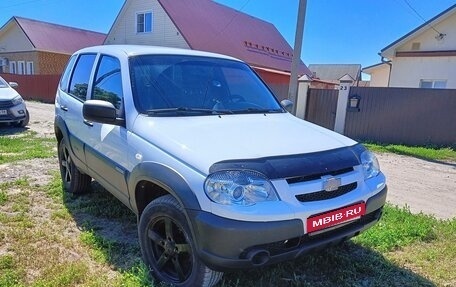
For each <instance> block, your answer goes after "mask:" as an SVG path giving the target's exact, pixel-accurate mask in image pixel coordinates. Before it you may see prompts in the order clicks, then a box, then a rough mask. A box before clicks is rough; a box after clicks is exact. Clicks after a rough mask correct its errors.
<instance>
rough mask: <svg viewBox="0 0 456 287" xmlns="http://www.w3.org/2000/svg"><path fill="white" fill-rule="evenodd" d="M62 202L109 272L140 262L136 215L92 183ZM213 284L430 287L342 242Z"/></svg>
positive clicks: (375, 254) (417, 277)
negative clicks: (86, 190)
mask: <svg viewBox="0 0 456 287" xmlns="http://www.w3.org/2000/svg"><path fill="white" fill-rule="evenodd" d="M64 203H65V205H66V206H67V207H68V209H69V211H70V212H71V213H72V215H73V217H74V219H75V220H76V223H77V225H78V226H79V227H80V228H81V229H82V230H85V231H87V232H91V233H93V235H94V237H95V238H96V240H95V243H94V244H93V246H92V248H95V249H97V250H99V251H102V252H103V254H104V255H105V257H106V259H107V261H108V262H109V264H110V265H111V266H113V267H114V268H116V269H118V270H121V271H126V270H130V269H131V268H133V267H134V266H137V265H138V264H139V262H140V256H141V253H140V250H139V244H138V236H137V230H136V228H137V225H136V216H135V215H134V214H133V213H132V212H131V211H130V210H129V209H128V208H127V207H125V206H124V205H123V204H122V203H120V201H118V200H117V199H116V198H114V197H113V196H112V195H111V194H110V193H109V192H107V191H105V190H104V189H103V188H102V187H101V186H100V185H99V184H97V183H96V182H93V183H92V192H90V193H88V194H85V195H82V196H78V197H73V196H71V195H68V194H66V195H65V196H64ZM217 286H225V287H230V286H239V287H242V286H249V287H250V286H359V287H370V286H435V284H434V283H432V282H430V281H428V280H427V279H425V278H423V277H422V276H420V275H418V274H416V273H413V272H412V271H410V270H407V269H404V268H402V267H399V266H397V265H395V264H394V263H392V262H390V261H388V260H387V259H386V258H385V257H384V256H383V255H382V254H381V253H379V252H376V251H374V250H371V249H367V248H364V247H362V246H360V245H357V244H354V243H352V242H351V241H349V242H345V243H344V244H341V245H339V246H336V247H332V248H329V249H326V250H324V251H322V252H319V253H318V254H310V255H306V256H303V257H301V258H299V259H297V260H294V261H290V262H285V263H282V264H278V265H273V266H269V267H263V268H258V269H252V270H246V271H238V272H231V273H227V274H225V276H224V277H223V279H222V281H221V282H220V283H219V284H218V285H217Z"/></svg>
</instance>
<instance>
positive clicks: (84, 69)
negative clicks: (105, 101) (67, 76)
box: [69, 54, 96, 101]
mask: <svg viewBox="0 0 456 287" xmlns="http://www.w3.org/2000/svg"><path fill="white" fill-rule="evenodd" d="M95 57H96V55H95V54H85V55H81V56H79V59H78V61H77V62H76V66H75V67H74V71H73V76H72V77H71V81H70V90H69V93H70V94H71V95H73V96H74V97H75V98H77V99H80V100H81V101H85V100H86V97H87V89H88V87H89V80H90V73H91V71H92V67H93V63H94V62H95Z"/></svg>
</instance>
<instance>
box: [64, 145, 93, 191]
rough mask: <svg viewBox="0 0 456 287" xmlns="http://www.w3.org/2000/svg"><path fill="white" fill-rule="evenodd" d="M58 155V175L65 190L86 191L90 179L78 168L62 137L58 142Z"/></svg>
mask: <svg viewBox="0 0 456 287" xmlns="http://www.w3.org/2000/svg"><path fill="white" fill-rule="evenodd" d="M58 156H59V167H60V176H61V177H62V183H63V187H64V189H65V191H67V192H69V193H73V194H82V193H85V192H87V191H88V190H89V185H90V182H91V180H92V179H91V177H90V176H88V175H86V174H83V173H81V172H80V171H79V170H78V168H77V167H76V165H75V164H74V162H73V159H72V158H71V154H70V151H69V150H68V146H67V144H66V142H65V139H62V140H61V141H60V143H59V152H58Z"/></svg>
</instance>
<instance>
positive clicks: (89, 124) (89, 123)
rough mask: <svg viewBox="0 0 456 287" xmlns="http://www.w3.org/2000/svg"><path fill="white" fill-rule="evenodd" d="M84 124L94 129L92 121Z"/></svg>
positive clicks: (86, 121) (85, 121)
mask: <svg viewBox="0 0 456 287" xmlns="http://www.w3.org/2000/svg"><path fill="white" fill-rule="evenodd" d="M84 124H85V125H86V126H89V127H93V123H92V122H91V121H88V120H84Z"/></svg>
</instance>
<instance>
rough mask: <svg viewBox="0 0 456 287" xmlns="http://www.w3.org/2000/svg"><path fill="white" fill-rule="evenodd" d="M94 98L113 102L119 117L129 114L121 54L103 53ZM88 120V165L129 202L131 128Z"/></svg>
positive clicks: (95, 83)
mask: <svg viewBox="0 0 456 287" xmlns="http://www.w3.org/2000/svg"><path fill="white" fill-rule="evenodd" d="M90 99H92V100H102V101H107V102H110V103H112V104H113V105H114V107H115V108H116V111H117V117H119V118H124V117H125V114H124V113H125V112H124V101H123V86H122V75H121V65H120V61H119V60H118V59H117V58H115V57H113V56H108V55H100V57H99V60H98V63H97V67H96V70H95V73H94V77H93V84H92V90H91V96H90ZM87 124H88V125H89V126H90V128H89V133H88V137H87V145H86V150H85V154H86V160H87V166H88V168H89V169H90V170H91V173H92V174H94V177H95V179H96V180H97V181H99V182H100V183H101V184H102V185H103V186H105V187H106V188H107V189H108V190H109V191H110V192H111V193H113V194H114V195H115V196H116V197H117V198H119V199H120V200H121V201H123V202H124V203H125V204H127V205H128V204H129V201H128V192H127V184H126V176H127V164H128V162H127V153H128V145H127V130H126V129H125V127H123V126H117V125H109V124H101V123H96V122H92V123H87Z"/></svg>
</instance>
